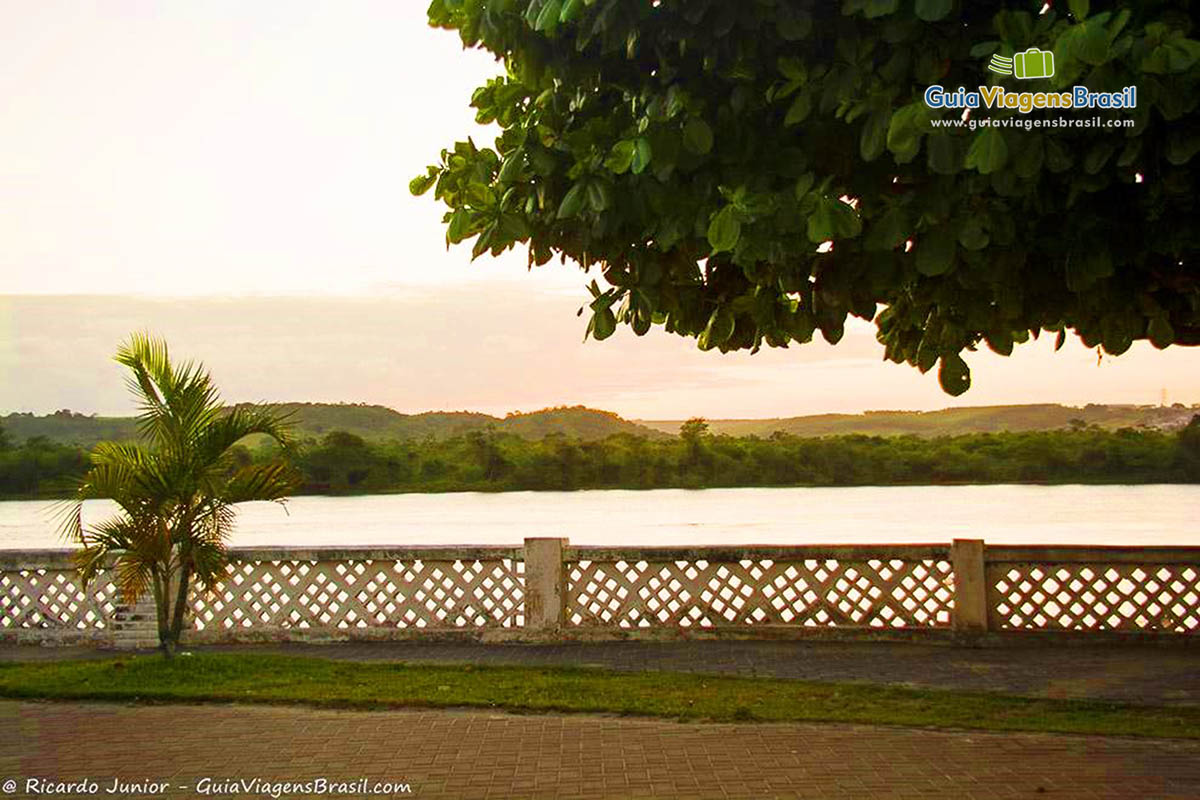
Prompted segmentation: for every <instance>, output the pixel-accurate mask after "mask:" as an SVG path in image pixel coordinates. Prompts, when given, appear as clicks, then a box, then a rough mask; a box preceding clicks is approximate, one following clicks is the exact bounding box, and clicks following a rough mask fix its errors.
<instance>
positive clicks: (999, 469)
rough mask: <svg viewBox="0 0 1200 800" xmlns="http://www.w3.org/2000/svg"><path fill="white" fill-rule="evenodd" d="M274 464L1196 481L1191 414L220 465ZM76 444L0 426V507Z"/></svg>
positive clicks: (349, 475)
mask: <svg viewBox="0 0 1200 800" xmlns="http://www.w3.org/2000/svg"><path fill="white" fill-rule="evenodd" d="M277 458H283V459H286V460H288V461H289V462H290V463H291V464H292V465H293V466H294V467H295V469H296V470H297V472H298V473H299V475H300V476H301V480H302V484H303V485H302V489H301V491H302V492H303V493H306V494H320V493H328V494H366V493H383V492H438V491H464V490H482V491H516V490H569V489H607V488H611V489H618V488H620V489H666V488H703V487H741V486H746V487H751V486H890V485H906V484H960V483H1097V484H1103V483H1196V482H1200V416H1197V417H1196V418H1193V420H1192V422H1191V423H1190V424H1189V425H1188V426H1187V427H1186V428H1184V429H1182V430H1180V431H1178V432H1164V431H1158V430H1149V429H1134V428H1124V429H1120V430H1116V431H1108V430H1103V429H1099V428H1094V427H1087V426H1082V425H1077V426H1075V427H1074V428H1065V429H1062V430H1054V431H1036V432H1020V433H1016V432H1012V433H983V434H969V435H962V436H948V437H938V438H918V437H916V436H893V437H880V436H862V435H849V436H827V437H820V438H806V437H799V436H792V435H788V434H775V435H772V436H769V437H765V438H763V437H756V436H747V437H733V436H714V435H711V434H710V433H709V432H708V430H707V426H706V425H705V424H704V423H703V421H700V420H693V421H691V422H688V423H685V424H684V426H683V428H682V429H681V433H680V436H678V437H674V438H670V439H649V438H645V437H641V436H635V435H631V434H624V433H623V434H617V435H613V436H609V437H607V438H604V439H600V440H596V441H581V440H578V439H571V438H567V437H564V436H561V435H551V436H547V437H545V438H543V439H540V440H533V441H531V440H529V439H524V438H521V437H519V436H517V435H514V434H511V433H503V432H499V431H496V430H482V431H471V432H469V433H466V434H463V435H460V436H455V437H451V438H448V439H434V438H432V437H430V438H425V439H409V440H403V441H383V442H378V441H377V442H372V441H367V440H365V439H363V438H361V437H359V436H356V435H354V434H350V433H345V432H340V431H335V432H333V433H329V434H327V435H325V436H324V437H322V438H320V439H306V440H304V441H302V442H299V443H298V444H297V445H296V446H295V447H293V448H292V449H291V450H290V451H288V452H280V451H278V450H273V449H270V448H250V447H243V446H239V447H237V448H235V451H234V454H233V461H232V462H231V464H230V468H231V469H233V468H236V466H237V465H238V464H246V463H251V462H253V461H261V460H268V459H277ZM87 463H88V455H87V451H86V450H85V449H83V448H81V447H78V446H73V445H65V444H60V443H55V442H51V441H49V440H47V439H45V438H41V437H35V438H33V439H29V440H26V441H23V442H20V443H16V442H13V441H11V440H10V439H9V438H8V437H6V436H4V434H3V432H2V429H0V496H3V497H5V498H8V499H18V498H37V497H55V496H60V495H62V494H64V493H65V492H66V491H67V490H68V487H69V486H70V485H71V482H72V481H73V480H74V479H77V478H78V477H79V476H80V475H82V474H83V472H84V470H85V469H86V466H87Z"/></svg>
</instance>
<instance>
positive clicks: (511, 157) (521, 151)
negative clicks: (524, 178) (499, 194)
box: [499, 147, 525, 183]
mask: <svg viewBox="0 0 1200 800" xmlns="http://www.w3.org/2000/svg"><path fill="white" fill-rule="evenodd" d="M524 168H525V148H523V147H518V148H517V149H516V150H513V151H512V152H511V153H509V154H508V157H507V158H505V159H504V163H503V164H501V165H500V177H499V181H500V182H501V183H514V182H516V180H517V178H519V177H520V176H521V170H522V169H524Z"/></svg>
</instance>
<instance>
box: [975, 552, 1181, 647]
mask: <svg viewBox="0 0 1200 800" xmlns="http://www.w3.org/2000/svg"><path fill="white" fill-rule="evenodd" d="M987 578H988V588H989V592H990V593H991V597H989V602H988V605H989V607H990V608H991V609H993V613H994V615H995V616H996V617H997V618H998V621H999V627H1001V628H1007V629H1014V628H1026V629H1028V628H1033V629H1051V630H1054V629H1068V630H1112V631H1174V632H1176V633H1200V567H1197V566H1194V565H1189V564H1158V565H1153V564H1150V565H1146V564H1142V565H1138V564H1054V565H1048V564H993V565H989V566H988V569H987Z"/></svg>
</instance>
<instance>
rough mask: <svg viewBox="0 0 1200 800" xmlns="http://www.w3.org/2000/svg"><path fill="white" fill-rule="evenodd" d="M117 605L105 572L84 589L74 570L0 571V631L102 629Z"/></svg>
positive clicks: (33, 569)
mask: <svg viewBox="0 0 1200 800" xmlns="http://www.w3.org/2000/svg"><path fill="white" fill-rule="evenodd" d="M119 602H120V593H119V592H118V590H117V587H116V586H115V585H113V583H112V581H111V579H110V577H109V575H108V573H107V572H102V573H101V574H100V575H99V576H97V577H96V578H95V579H94V580H93V581H92V582H91V583H90V584H88V587H87V589H86V590H85V589H84V588H83V586H82V583H81V581H80V580H79V577H78V575H77V574H76V572H75V570H74V568H70V567H68V568H63V567H58V566H47V567H30V568H28V569H22V568H0V630H15V629H45V630H50V629H58V630H64V629H70V630H103V629H104V628H105V627H107V624H108V620H109V618H110V617H111V615H112V613H113V611H115V610H116V607H117V605H118V603H119Z"/></svg>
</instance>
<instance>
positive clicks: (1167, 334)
mask: <svg viewBox="0 0 1200 800" xmlns="http://www.w3.org/2000/svg"><path fill="white" fill-rule="evenodd" d="M1146 338H1147V339H1149V340H1150V344H1152V345H1154V346H1155V347H1157V348H1158V349H1159V350H1162V349H1164V348H1166V347H1169V346H1171V345H1172V344H1174V342H1175V329H1174V328H1173V327H1171V321H1170V320H1168V319H1167V315H1166V314H1159V315H1158V316H1156V317H1151V318H1150V324H1149V325H1147V326H1146Z"/></svg>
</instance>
